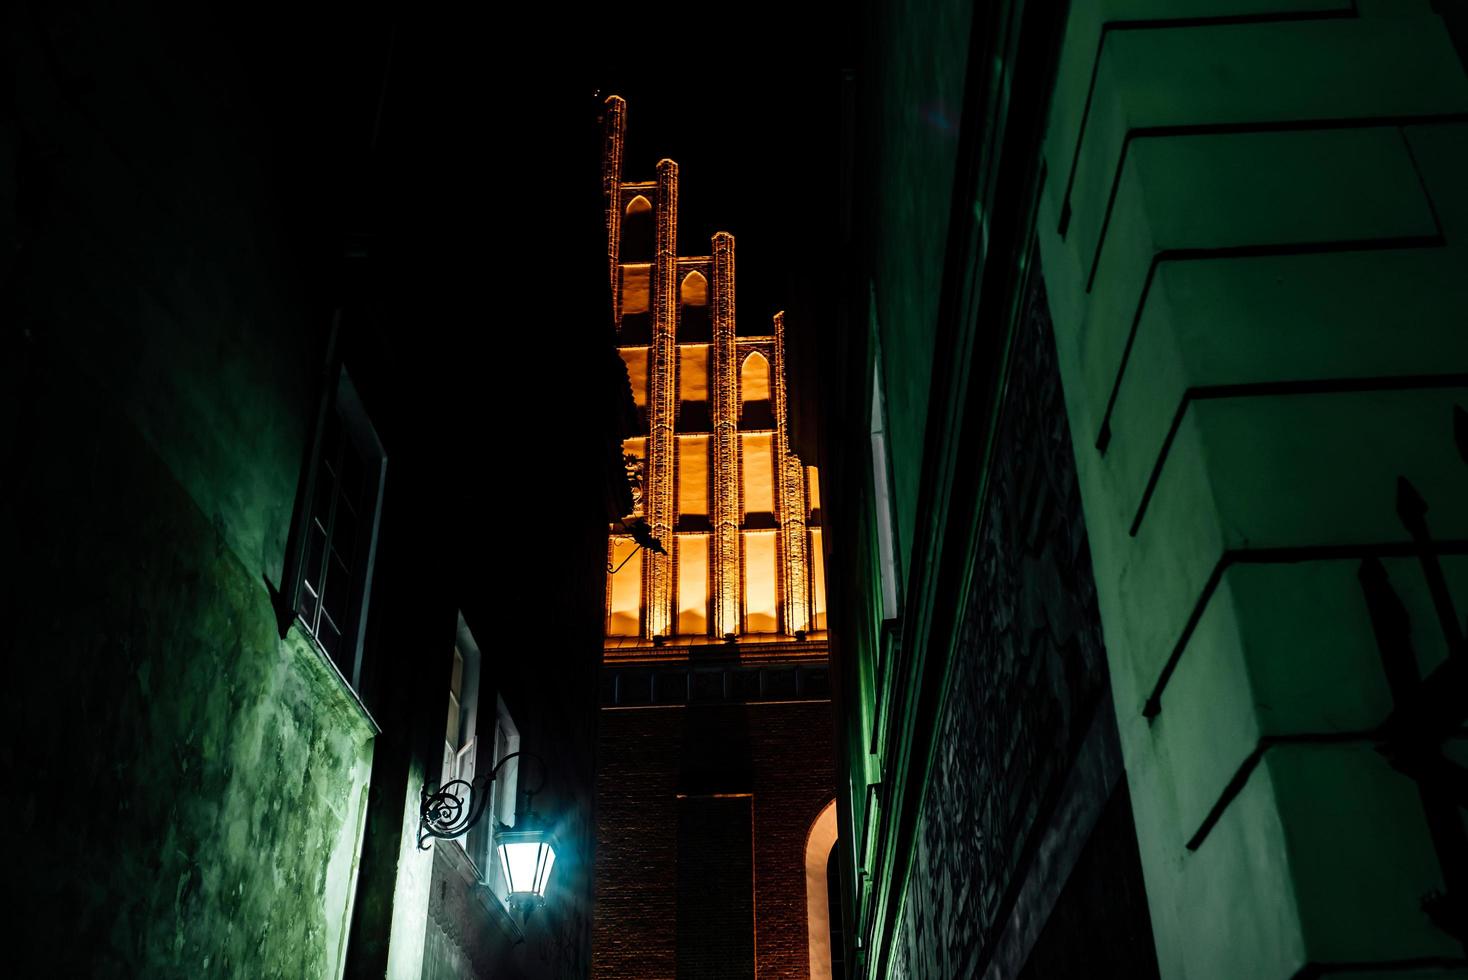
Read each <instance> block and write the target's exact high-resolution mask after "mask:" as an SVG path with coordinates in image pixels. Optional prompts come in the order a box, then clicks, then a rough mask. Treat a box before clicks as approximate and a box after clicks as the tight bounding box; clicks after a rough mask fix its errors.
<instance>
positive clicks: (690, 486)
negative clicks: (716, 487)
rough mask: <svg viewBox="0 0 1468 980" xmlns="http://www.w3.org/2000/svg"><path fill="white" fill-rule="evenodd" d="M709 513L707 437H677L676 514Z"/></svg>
mask: <svg viewBox="0 0 1468 980" xmlns="http://www.w3.org/2000/svg"><path fill="white" fill-rule="evenodd" d="M708 512H709V440H708V436H679V437H678V513H679V514H697V515H702V514H707V513H708Z"/></svg>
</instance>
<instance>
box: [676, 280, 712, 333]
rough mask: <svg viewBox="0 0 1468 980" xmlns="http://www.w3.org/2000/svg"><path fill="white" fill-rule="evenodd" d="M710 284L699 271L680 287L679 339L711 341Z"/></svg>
mask: <svg viewBox="0 0 1468 980" xmlns="http://www.w3.org/2000/svg"><path fill="white" fill-rule="evenodd" d="M708 302H709V283H708V280H707V279H705V278H704V277H703V273H701V272H698V271H697V270H695V271H693V272H690V273H688V275H686V276H684V277H683V282H682V284H681V285H680V286H679V287H678V339H679V340H708V339H709V308H708Z"/></svg>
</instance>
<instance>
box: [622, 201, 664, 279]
mask: <svg viewBox="0 0 1468 980" xmlns="http://www.w3.org/2000/svg"><path fill="white" fill-rule="evenodd" d="M654 232H655V229H654V225H653V214H652V202H651V201H649V200H648V199H647V198H645V197H643V196H642V195H641V194H639V195H637V196H636V197H634V198H633V199H632V200H630V201H628V202H627V214H626V217H624V218H623V219H622V261H623V262H651V261H652V256H653V247H654V244H655V241H654V239H655V238H656V235H655V234H654Z"/></svg>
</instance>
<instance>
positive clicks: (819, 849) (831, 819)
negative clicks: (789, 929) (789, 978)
mask: <svg viewBox="0 0 1468 980" xmlns="http://www.w3.org/2000/svg"><path fill="white" fill-rule="evenodd" d="M835 847H836V801H835V800H832V801H831V802H830V803H827V804H826V806H825V809H823V810H821V812H820V814H819V815H818V816H817V817H816V819H815V822H814V823H812V824H811V827H810V833H809V834H808V835H807V836H806V839H805V923H806V930H807V933H808V934H809V936H810V977H811V980H835V978H834V977H833V975H832V972H831V918H832V916H836V917H838V918H839V917H840V915H841V909H840V908H832V907H831V898H830V895H831V891H830V883H829V880H828V878H827V873H828V869H829V867H830V864H831V862H832V861H833V860H835V857H834V855H833V854H832V851H833V849H834V848H835Z"/></svg>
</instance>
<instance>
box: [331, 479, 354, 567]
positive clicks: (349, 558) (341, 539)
mask: <svg viewBox="0 0 1468 980" xmlns="http://www.w3.org/2000/svg"><path fill="white" fill-rule="evenodd" d="M331 549H332V551H333V552H335V553H336V555H337V556H338V557H339V558H340V560H341V561H342V562H343V563H344V564H346V565H347V566H348V567H350V566H351V565H353V564H355V560H356V557H357V515H356V513H355V512H354V511H353V510H352V508H351V507H350V506H348V505H347V500H346V497H345V496H344V497H342V499H341V503H339V504H338V505H337V508H336V517H335V518H334V519H333V522H332V525H331Z"/></svg>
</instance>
